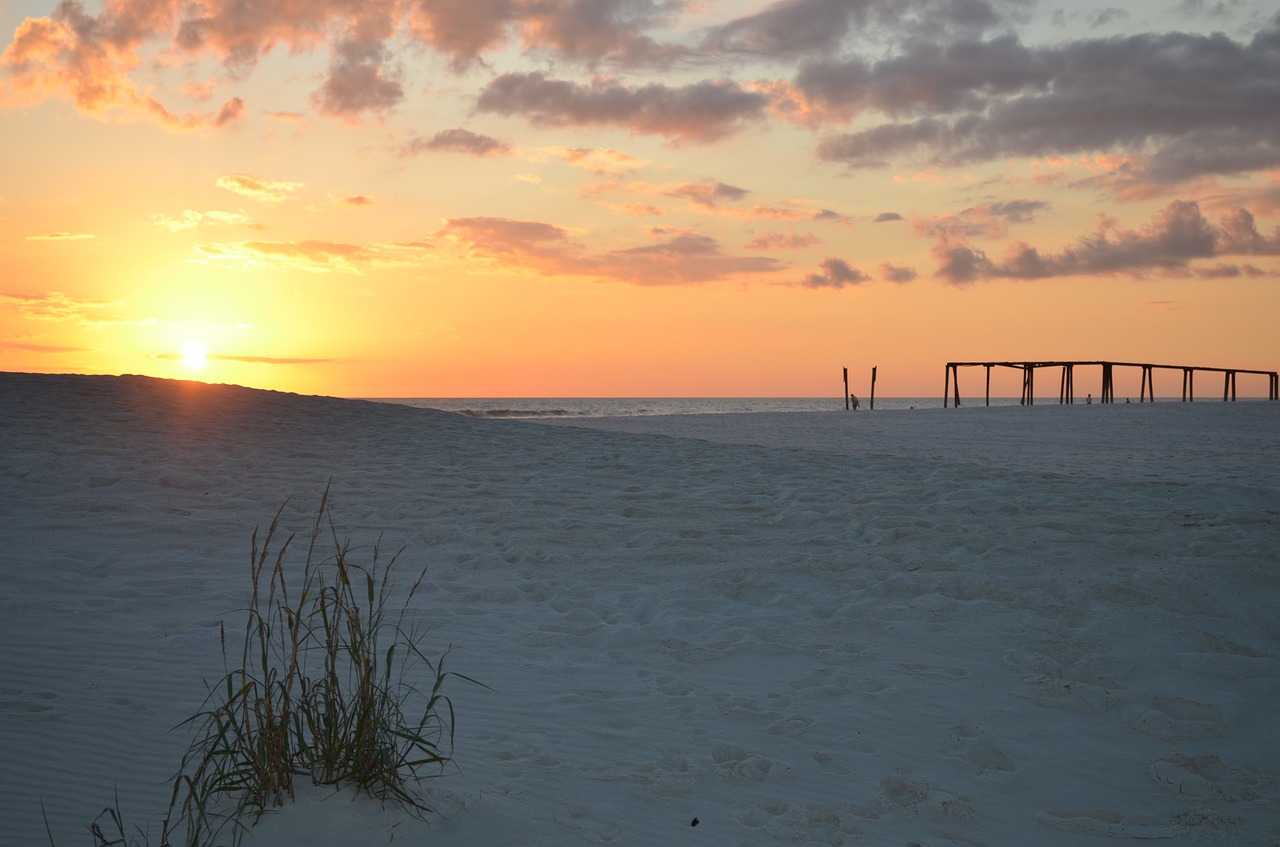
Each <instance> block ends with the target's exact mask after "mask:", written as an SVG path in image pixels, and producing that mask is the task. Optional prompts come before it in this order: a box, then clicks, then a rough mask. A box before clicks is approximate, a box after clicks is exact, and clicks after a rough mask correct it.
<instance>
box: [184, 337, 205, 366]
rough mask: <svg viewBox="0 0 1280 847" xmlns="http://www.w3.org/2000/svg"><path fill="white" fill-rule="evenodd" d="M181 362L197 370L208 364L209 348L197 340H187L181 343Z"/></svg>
mask: <svg viewBox="0 0 1280 847" xmlns="http://www.w3.org/2000/svg"><path fill="white" fill-rule="evenodd" d="M182 364H184V365H186V366H187V367H188V368H190V369H191V370H193V371H198V370H200V369H201V368H203V367H204V366H205V365H207V364H209V350H208V348H206V347H205V346H204V345H203V344H201V343H200V342H199V341H188V342H187V343H186V344H184V345H182Z"/></svg>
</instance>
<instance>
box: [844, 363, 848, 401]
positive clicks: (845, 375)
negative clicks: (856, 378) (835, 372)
mask: <svg viewBox="0 0 1280 847" xmlns="http://www.w3.org/2000/svg"><path fill="white" fill-rule="evenodd" d="M844 410H845V411H846V412H847V411H849V369H848V368H845V369H844Z"/></svg>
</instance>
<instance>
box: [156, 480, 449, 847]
mask: <svg viewBox="0 0 1280 847" xmlns="http://www.w3.org/2000/svg"><path fill="white" fill-rule="evenodd" d="M328 502H329V490H328V489H327V488H326V490H325V493H324V496H323V497H322V499H321V502H320V506H319V508H318V509H317V511H316V515H315V520H314V523H313V525H312V530H311V535H310V539H309V541H308V543H307V547H306V552H305V555H304V556H302V562H301V567H300V569H299V568H297V567H290V565H289V562H290V560H291V559H292V558H294V557H293V556H292V552H293V549H294V548H295V546H297V545H295V541H296V540H297V539H296V537H295V535H293V534H290V535H288V536H287V537H286V536H284V534H283V533H282V531H281V529H280V523H281V517H282V515H283V513H284V509H285V506H282V507H281V508H280V510H279V511H277V512H276V515H275V517H274V519H273V520H272V522H271V524H270V526H269V527H268V528H267V530H266V533H265V534H264V535H263V536H262V537H261V538H259V533H258V531H257V530H255V531H254V534H253V544H252V554H251V580H252V594H251V597H250V600H249V605H248V606H247V607H246V609H245V610H244V611H245V613H246V617H245V626H244V640H243V644H242V645H241V647H240V651H239V661H238V662H234V663H233V662H231V661H230V659H229V658H228V653H229V651H228V647H227V637H226V631H225V629H224V630H223V632H222V652H223V661H224V666H225V667H226V672H225V674H224V675H223V676H222V678H221V679H220V680H218V681H217V682H216V683H215V684H214V685H213V686H211V691H210V693H209V696H208V698H207V699H206V700H205V703H204V704H203V706H202V707H201V709H200V711H198V712H197V713H196V714H194V715H192V716H191V717H190V718H188V719H187V721H185V722H184V724H190V725H194V726H195V727H196V734H195V739H194V741H193V742H192V744H191V746H190V748H189V749H188V751H187V754H186V755H185V756H184V757H183V761H182V766H181V769H180V771H179V773H178V776H177V777H176V779H175V781H174V786H173V794H172V797H171V800H170V814H171V817H172V818H173V820H174V821H175V822H176V826H175V829H177V830H179V831H182V832H184V833H185V838H184V840H183V843H184V844H185V845H187V847H204V846H205V845H212V844H214V843H215V842H217V841H218V840H219V839H221V838H222V837H223V835H224V833H225V832H226V831H227V828H228V827H231V831H230V833H229V835H230V840H231V842H232V843H238V842H239V841H240V839H241V837H242V836H243V834H244V832H245V831H246V830H247V828H248V827H249V826H251V825H252V824H253V823H254V822H256V821H257V820H258V818H259V817H260V816H261V815H262V814H263V813H264V812H266V811H267V810H269V809H271V808H272V807H276V806H281V805H283V804H284V803H285V802H287V801H289V800H291V799H293V797H294V786H295V784H297V783H298V781H299V780H304V781H306V782H309V783H311V784H314V785H321V786H334V787H335V788H336V787H346V786H349V787H354V788H356V789H359V790H360V791H363V792H365V793H367V794H368V795H370V796H372V797H374V798H376V799H379V800H382V801H390V802H394V803H396V804H399V805H400V806H402V807H404V808H406V809H408V810H410V811H411V812H413V813H415V814H417V815H419V816H425V815H426V814H427V813H429V812H430V811H431V809H430V808H428V807H427V806H426V805H425V803H424V802H423V800H422V798H421V796H420V794H419V793H418V791H417V788H418V786H419V784H420V782H421V781H422V780H423V779H426V778H428V777H431V776H439V775H440V774H441V773H443V772H444V769H445V768H446V766H447V765H448V764H449V763H450V761H451V756H452V750H453V740H454V734H453V727H454V710H453V704H452V702H451V701H450V699H449V698H448V697H447V696H445V695H444V694H443V693H442V687H443V685H444V683H445V680H446V679H447V678H448V677H450V676H457V677H459V678H462V679H469V678H468V677H465V676H461V675H460V674H455V673H452V672H446V671H445V670H444V661H445V658H446V657H447V655H448V650H446V651H444V653H443V654H441V655H440V656H438V657H437V658H436V659H435V660H434V661H433V660H432V659H430V658H429V657H428V656H427V655H425V654H424V652H423V651H422V649H421V642H422V635H423V633H422V632H421V631H420V629H419V628H418V627H417V626H416V625H414V624H413V623H412V622H410V620H409V616H408V606H409V603H410V601H411V600H412V598H413V596H414V594H415V593H416V592H417V591H418V589H419V587H420V586H421V585H422V582H423V579H424V577H425V576H426V569H425V568H424V569H423V570H422V571H421V572H420V573H419V574H418V577H417V579H416V581H415V582H414V583H413V584H412V587H410V589H409V591H408V593H407V594H406V595H405V596H404V599H403V601H402V602H401V603H400V604H399V607H398V608H394V609H393V606H392V592H393V587H394V586H393V583H392V580H391V576H392V572H393V570H394V566H395V564H396V562H397V559H398V557H399V555H400V554H399V553H397V554H396V555H394V556H392V557H391V558H390V559H389V560H387V561H386V562H385V563H384V562H383V561H382V556H381V552H380V550H379V546H380V544H375V545H374V546H373V548H372V552H371V554H370V555H369V556H368V557H367V559H365V560H360V559H359V557H358V556H357V555H356V554H355V551H353V549H352V547H351V545H350V542H348V541H344V540H340V537H339V535H338V532H337V530H336V529H335V527H334V523H333V520H332V518H331V515H330V512H329V507H328ZM286 506H287V504H286ZM379 541H380V539H379ZM330 545H331V547H330ZM401 552H403V551H401ZM231 652H233V653H234V651H231ZM423 667H424V668H426V673H421V671H420V670H419V669H420V668H423ZM419 678H421V679H423V680H424V682H423V683H422V684H421V685H419V684H418V683H417V682H416V681H415V680H417V679H419ZM427 681H429V686H428V685H427ZM470 681H473V682H474V680H470Z"/></svg>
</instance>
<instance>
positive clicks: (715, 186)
mask: <svg viewBox="0 0 1280 847" xmlns="http://www.w3.org/2000/svg"><path fill="white" fill-rule="evenodd" d="M666 193H667V194H668V195H669V196H671V197H683V198H684V199H686V200H688V201H689V202H690V203H693V204H694V205H695V206H704V207H706V208H709V209H715V208H718V207H719V206H720V204H721V203H722V202H724V201H733V200H741V199H742V198H743V197H746V196H747V195H748V194H750V193H751V192H750V191H748V190H747V189H745V188H738V187H737V186H734V185H726V184H725V183H723V182H687V183H684V184H683V185H678V186H676V187H675V188H672V189H671V190H669V191H668V192H666Z"/></svg>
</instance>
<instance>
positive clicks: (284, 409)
mask: <svg viewBox="0 0 1280 847" xmlns="http://www.w3.org/2000/svg"><path fill="white" fill-rule="evenodd" d="M0 405H2V408H3V410H4V412H3V416H2V417H0V501H2V502H3V503H4V508H3V515H2V516H0V528H2V530H3V538H4V544H3V546H2V547H0V568H2V571H0V572H2V573H3V575H4V578H5V585H6V591H4V592H3V594H2V595H0V647H2V648H3V652H2V653H0V747H2V748H3V750H4V767H3V774H2V775H0V820H3V822H4V826H3V827H2V828H0V829H2V830H3V831H4V832H5V833H6V834H5V836H4V837H3V840H4V841H5V843H13V844H44V843H47V839H46V837H45V831H44V823H43V821H42V819H41V812H40V804H41V803H43V805H44V808H45V810H46V811H47V814H48V818H49V822H50V826H51V828H52V831H53V834H54V836H55V838H56V840H57V843H58V844H59V845H60V847H65V845H72V844H83V843H86V840H87V839H86V836H85V834H84V830H83V826H84V824H85V823H87V821H88V820H90V819H92V818H93V816H94V815H95V814H97V812H98V811H99V810H100V809H101V808H102V807H103V806H105V805H108V804H110V803H112V802H113V798H114V796H115V793H116V792H117V791H118V793H119V801H120V805H121V807H122V808H123V809H124V811H125V812H126V814H128V815H129V816H130V817H131V818H132V819H133V820H135V821H137V822H139V823H145V821H147V820H150V821H152V825H153V828H154V827H155V826H157V825H158V822H159V820H160V818H161V817H162V815H163V813H164V810H165V807H166V804H167V802H168V785H167V781H168V779H169V778H170V777H171V776H172V774H173V771H174V770H175V769H176V767H177V764H178V762H179V759H180V757H181V754H182V751H183V750H184V749H185V747H186V743H187V741H188V736H187V735H185V734H184V732H182V731H172V732H171V731H170V729H171V728H172V727H173V726H175V725H176V724H178V723H179V722H180V721H181V720H182V719H184V718H185V717H187V716H188V715H190V714H191V713H192V712H193V711H194V710H195V709H196V708H197V707H198V705H199V703H200V701H201V699H202V698H203V696H204V693H205V683H204V680H211V679H213V678H216V677H217V676H218V675H219V674H220V672H221V669H222V665H221V658H220V654H219V648H218V635H217V633H218V626H219V622H222V621H226V622H227V624H228V626H231V625H232V624H235V623H238V621H239V616H238V615H237V614H236V612H235V610H236V609H237V608H240V607H241V606H243V604H244V603H245V600H246V596H247V588H248V578H247V569H248V566H247V562H248V558H249V539H250V534H251V532H252V531H253V529H254V527H255V526H256V525H260V524H265V523H266V522H268V521H269V520H270V518H271V515H272V514H273V513H274V512H275V510H276V509H277V508H278V507H279V505H280V504H281V502H283V501H284V500H285V499H286V498H293V503H294V507H292V508H291V509H290V510H289V512H288V513H287V515H288V517H287V521H288V522H289V523H290V525H291V526H293V527H294V528H297V529H303V528H305V526H306V525H307V523H306V522H307V520H308V519H309V514H308V513H309V510H310V509H312V508H313V507H314V505H315V502H316V501H317V500H318V498H319V496H320V493H321V491H322V490H323V489H324V487H325V485H326V483H327V481H328V480H329V479H330V478H332V480H333V483H332V484H333V495H332V505H333V509H334V514H335V517H336V518H337V520H338V521H339V523H340V524H341V526H342V528H343V529H344V530H345V531H346V532H348V533H349V534H350V535H351V536H352V538H353V539H354V540H356V541H357V542H358V543H362V544H370V543H372V541H373V540H374V539H375V538H376V537H377V536H378V534H379V533H382V534H383V535H384V544H385V545H387V546H390V547H393V548H396V547H400V546H402V545H407V547H408V550H407V551H406V553H405V554H404V558H403V561H404V562H405V563H406V572H407V571H408V570H416V568H417V567H420V566H421V565H422V564H427V565H429V567H430V570H429V577H428V581H429V590H427V591H426V592H425V593H423V594H421V595H419V596H418V597H417V598H415V601H414V612H415V613H416V614H417V615H419V616H420V617H421V619H422V620H423V621H428V622H430V625H431V627H432V629H431V634H430V636H429V639H428V642H429V644H430V645H434V646H436V647H438V648H440V649H443V648H444V647H446V646H448V645H450V644H452V645H453V646H454V648H455V650H454V652H453V653H452V654H451V655H450V661H451V662H453V663H454V667H455V668H456V669H457V670H459V671H461V672H463V673H466V674H469V675H471V676H474V677H476V678H477V679H480V680H482V681H484V682H486V683H487V684H489V685H490V686H491V687H492V690H485V689H482V688H477V687H474V686H468V685H465V684H463V683H457V684H455V685H454V686H453V687H452V691H451V693H452V695H453V699H454V705H455V706H456V708H457V712H458V728H457V729H458V736H457V749H456V756H457V764H458V765H459V767H460V770H459V771H458V772H454V773H450V774H448V775H446V776H445V777H443V778H441V779H439V780H433V781H431V782H430V784H429V785H427V786H426V793H427V796H428V800H429V802H431V803H432V804H433V805H434V806H436V807H437V809H438V810H439V814H438V815H436V816H434V817H433V818H432V819H431V822H430V823H429V824H428V825H427V826H426V827H425V828H423V825H422V824H420V823H418V822H415V821H413V820H411V819H409V818H407V817H406V816H404V815H403V814H400V813H398V812H396V811H393V810H382V809H379V808H378V807H377V806H376V804H373V803H371V802H369V801H367V800H363V799H353V797H352V796H351V794H350V793H346V792H344V793H340V794H337V795H333V794H330V793H327V792H323V791H318V790H317V791H307V792H304V794H303V795H302V796H301V797H300V798H299V801H298V803H297V804H296V805H295V806H294V807H291V808H289V809H285V810H283V811H282V812H280V813H278V814H275V815H272V816H269V817H267V818H265V819H264V820H263V821H262V822H261V823H260V824H259V825H258V827H256V829H255V830H254V832H253V834H252V836H251V837H250V839H248V840H247V842H246V843H250V844H253V845H259V844H261V845H285V844H303V843H305V844H314V845H322V847H323V846H324V845H366V844H367V845H373V844H386V843H391V842H392V839H394V843H396V844H434V845H464V844H465V845H563V844H575V843H596V844H623V845H652V844H669V843H689V844H695V843H696V844H709V845H710V844H715V845H760V844H771V843H801V844H824V845H827V844H830V845H841V844H844V845H855V844H857V845H864V844H875V845H908V844H923V845H945V844H958V845H969V847H972V845H993V847H994V845H1012V844H1038V845H1091V844H1097V845H1104V844H1105V845H1114V844H1124V843H1129V842H1134V843H1136V842H1138V841H1146V840H1150V839H1163V840H1165V841H1169V842H1172V843H1187V844H1198V843H1222V844H1260V845H1261V844H1280V825H1278V824H1277V823H1276V821H1277V820H1280V737H1278V736H1277V731H1276V729H1275V722H1274V716H1273V714H1272V712H1273V711H1274V704H1275V703H1276V702H1280V624H1278V623H1277V620H1278V618H1277V616H1276V609H1277V608H1280V437H1278V436H1277V433H1280V404H1276V403H1265V402H1253V403H1243V402H1242V403H1235V404H1224V403H1196V404H1177V403H1169V404H1156V405H1154V406H1152V405H1145V404H1144V405H1139V404H1132V405H1129V406H1125V405H1117V406H1108V407H1102V406H1098V405H1094V406H1080V405H1077V406H1072V407H1057V406H1043V407H1041V406H1038V407H1034V408H1029V409H1023V408H1004V409H994V408H993V409H977V408H974V409H968V408H965V409H960V410H954V409H952V410H942V409H933V410H916V411H911V412H875V413H865V412H857V413H843V412H832V413H814V414H801V415H784V414H779V415H772V414H770V415H717V416H682V417H680V418H665V419H664V418H644V419H617V420H608V419H597V420H587V421H583V420H575V421H571V422H562V423H565V424H570V425H555V426H552V425H546V424H542V423H526V422H514V421H477V420H471V419H467V418H463V417H461V416H455V415H449V414H444V413H438V412H430V411H423V410H417V409H410V408H405V407H398V406H393V405H386V404H375V403H366V402H360V401H346V400H336V399H327V398H314V397H299V396H294V395H286V394H278V393H271V392H261V391H251V390H248V389H242V388H234V387H226V386H204V385H199V384H194V383H175V382H167V381H159V380H151V379H145V378H138V377H123V378H110V377H76V376H32V375H20V374H3V375H0ZM694 818H697V819H698V821H699V825H698V826H697V827H691V826H690V824H691V822H692V821H693V819H694ZM10 839H12V841H10ZM153 843H155V842H154V839H153Z"/></svg>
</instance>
